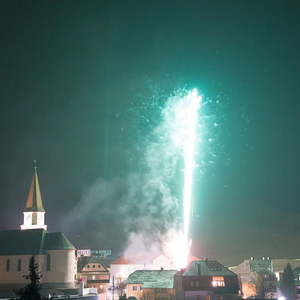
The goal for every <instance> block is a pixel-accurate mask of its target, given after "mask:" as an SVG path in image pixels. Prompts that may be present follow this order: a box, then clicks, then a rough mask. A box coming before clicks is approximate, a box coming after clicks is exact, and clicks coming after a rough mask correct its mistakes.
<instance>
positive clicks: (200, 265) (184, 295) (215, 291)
mask: <svg viewBox="0 0 300 300" xmlns="http://www.w3.org/2000/svg"><path fill="white" fill-rule="evenodd" d="M174 286H175V289H176V299H177V300H194V299H195V300H202V299H205V300H221V299H222V300H223V299H224V300H226V299H233V298H235V297H236V296H237V295H238V294H239V290H240V286H239V280H238V276H237V275H236V274H235V273H233V272H232V271H230V270H229V269H227V268H226V267H224V266H223V265H222V264H220V263H219V262H217V261H215V260H198V261H193V262H192V263H190V264H189V266H188V267H187V268H186V269H184V270H182V271H180V272H178V273H177V274H176V275H175V282H174Z"/></svg>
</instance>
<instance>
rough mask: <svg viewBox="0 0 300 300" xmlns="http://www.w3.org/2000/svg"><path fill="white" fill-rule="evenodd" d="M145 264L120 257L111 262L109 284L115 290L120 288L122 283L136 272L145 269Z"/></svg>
mask: <svg viewBox="0 0 300 300" xmlns="http://www.w3.org/2000/svg"><path fill="white" fill-rule="evenodd" d="M145 266H146V265H145V264H142V263H135V262H132V261H130V260H128V259H127V258H125V257H124V256H120V257H118V258H116V259H115V260H113V261H112V262H111V264H110V282H111V285H114V286H115V287H116V289H118V288H119V287H120V285H121V284H122V282H123V281H125V280H126V279H127V277H128V276H129V275H130V274H131V273H133V272H134V271H136V270H143V269H145Z"/></svg>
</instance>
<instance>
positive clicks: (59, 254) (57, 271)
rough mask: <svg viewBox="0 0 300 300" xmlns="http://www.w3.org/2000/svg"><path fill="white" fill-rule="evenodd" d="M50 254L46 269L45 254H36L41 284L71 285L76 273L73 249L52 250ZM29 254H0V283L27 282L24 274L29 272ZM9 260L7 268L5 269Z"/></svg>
mask: <svg viewBox="0 0 300 300" xmlns="http://www.w3.org/2000/svg"><path fill="white" fill-rule="evenodd" d="M48 254H50V270H49V271H48V270H47V255H36V256H35V261H36V263H37V264H38V266H39V270H40V272H41V274H42V277H41V283H42V284H43V285H49V284H55V285H56V286H57V287H60V286H61V287H64V286H66V287H73V286H74V285H75V275H76V273H77V263H76V257H75V250H52V251H49V253H48ZM30 258H31V255H8V256H0V285H1V284H2V285H7V284H23V285H24V284H27V283H28V280H26V278H24V275H27V274H28V273H29V270H28V267H29V261H30ZM7 260H9V270H7ZM19 260H20V261H21V270H19V269H18V261H19Z"/></svg>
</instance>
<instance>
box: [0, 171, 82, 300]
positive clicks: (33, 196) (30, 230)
mask: <svg viewBox="0 0 300 300" xmlns="http://www.w3.org/2000/svg"><path fill="white" fill-rule="evenodd" d="M23 216H24V222H23V224H22V225H21V230H4V231H0V294H1V295H12V291H14V290H16V289H18V288H20V287H22V286H24V285H26V284H27V283H28V280H26V278H24V275H26V274H28V266H29V260H30V258H31V257H32V256H35V260H36V262H37V263H38V267H39V271H40V273H41V275H42V277H41V285H42V288H43V289H45V290H47V289H48V290H50V289H51V290H53V289H58V288H74V287H75V282H76V273H77V263H76V256H75V247H74V246H73V245H72V243H71V242H70V241H69V240H68V239H67V238H66V236H65V235H64V234H63V233H62V232H48V231H47V225H45V218H44V216H45V210H44V207H43V202H42V197H41V192H40V186H39V180H38V174H37V170H36V167H35V169H34V175H33V179H32V183H31V186H30V189H29V193H28V197H27V201H26V206H25V209H24V211H23Z"/></svg>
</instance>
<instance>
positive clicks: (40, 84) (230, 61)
mask: <svg viewBox="0 0 300 300" xmlns="http://www.w3.org/2000/svg"><path fill="white" fill-rule="evenodd" d="M299 37H300V2H299V1H296V0H295V1H289V0H282V1H277V0H270V1H266V0H258V1H254V0H252V1H238V0H236V1H212V0H207V1H204V0H198V1H196V0H195V1H184V0H173V1H167V0H166V1H146V0H145V1H142V0H139V1H130V0H128V1H124V0H123V1H100V0H99V1H90V0H89V1H86V0H82V1H75V0H72V1H63V0H59V1H58V0H57V1H55V0H51V1H50V0H49V1H29V0H27V1H25V0H23V1H22V0H18V1H14V0H9V1H4V0H3V1H1V3H0V41H1V44H0V45H1V47H0V76H1V78H0V99H1V109H0V122H1V148H0V153H1V156H0V157H1V172H0V176H1V178H0V181H1V190H0V199H1V204H2V205H1V210H0V227H1V228H2V229H11V228H16V227H18V226H19V224H20V222H21V217H22V216H21V212H22V208H23V206H24V204H25V200H26V195H27V190H28V188H29V184H30V181H31V176H32V160H33V159H36V160H37V161H38V166H39V176H40V183H41V189H42V194H43V199H44V205H45V208H46V211H47V216H46V218H47V224H48V226H49V230H52V231H55V230H62V228H63V229H64V230H66V234H67V235H68V236H69V237H70V239H71V240H72V241H73V242H74V243H75V244H76V245H77V246H79V247H88V246H90V247H93V248H97V247H98V248H107V247H110V246H112V247H114V248H115V251H118V250H119V248H121V246H122V245H123V243H124V237H120V243H111V242H110V239H113V238H112V237H107V236H105V235H100V238H98V237H97V238H95V235H94V232H95V230H101V231H105V230H107V228H109V227H113V226H117V225H115V224H112V222H111V220H110V219H109V218H107V217H105V215H103V214H104V212H103V211H101V209H99V211H95V212H94V214H95V215H96V216H97V218H99V219H101V220H104V221H102V222H100V223H99V222H98V223H97V224H98V225H99V224H101V228H100V229H99V228H98V227H97V228H96V229H94V230H91V228H90V227H89V226H95V224H94V223H93V222H91V223H89V222H88V221H86V222H85V223H84V226H82V224H78V226H76V224H75V225H73V226H72V228H70V227H65V225H64V224H65V216H66V215H67V214H68V212H69V211H71V210H72V209H74V208H76V205H77V204H78V203H79V201H80V200H81V199H82V197H83V195H84V193H85V192H86V191H87V190H89V187H90V186H91V185H93V184H94V182H95V181H97V180H98V179H99V178H103V179H104V180H106V181H107V182H110V181H111V180H115V178H123V177H126V176H127V174H129V173H131V172H132V171H133V170H135V168H136V167H137V166H136V164H135V161H136V160H137V161H138V160H141V159H142V158H141V157H142V155H143V152H142V151H140V152H139V151H138V150H137V149H138V144H139V141H140V140H142V136H143V134H147V133H148V132H147V128H146V127H145V124H144V123H143V121H142V120H141V119H142V114H149V115H151V114H152V119H154V117H153V115H156V114H158V112H156V111H155V108H153V107H152V108H151V110H150V111H146V109H145V108H144V107H145V106H144V104H145V101H146V102H147V101H148V102H147V103H148V104H149V102H151V95H154V96H157V95H158V94H160V93H161V92H163V93H166V94H168V93H170V92H172V91H173V90H174V89H177V88H181V87H186V86H188V87H197V88H199V89H200V90H201V91H202V92H203V93H204V95H205V96H206V98H207V99H208V98H211V99H213V100H214V101H213V102H212V104H209V105H208V111H209V113H210V114H211V115H212V116H213V118H214V119H216V120H217V121H218V122H219V124H220V127H219V129H218V130H217V132H216V133H214V134H215V136H214V139H215V140H216V143H215V144H214V145H213V152H214V153H215V154H216V157H215V158H214V165H213V166H211V167H208V168H206V170H205V171H204V175H203V176H202V177H201V180H198V181H197V193H196V194H197V195H196V200H195V201H196V205H195V210H196V213H195V215H196V216H195V218H194V221H193V232H194V233H193V234H194V252H195V254H197V255H200V256H208V257H212V258H217V259H219V260H220V261H221V262H223V263H226V264H232V263H238V262H240V261H241V260H242V259H244V258H247V257H249V256H271V257H298V258H299V257H300V252H299V249H300V236H299V232H300V189H299V182H300V176H299V169H300V159H299V153H300V139H299V136H300V126H299V121H300V101H299V100H300V39H299ZM147 99H148V100H147ZM216 99H219V101H220V104H218V105H217V104H216V102H217V101H215V100H216ZM141 107H143V109H142V108H141ZM146 107H147V106H146ZM150 120H151V117H150ZM198 171H199V170H198ZM198 171H197V172H198ZM141 201H142V200H141ZM107 205H108V206H109V205H110V204H107V203H106V206H107ZM114 205H115V204H113V202H112V205H111V208H112V209H114V207H113V206H114ZM116 205H118V202H117V204H116ZM78 214H80V212H78ZM127 217H130V218H132V217H133V216H124V215H120V216H118V218H120V219H122V218H127ZM104 237H105V238H104ZM118 239H119V237H118ZM118 247H119V248H118Z"/></svg>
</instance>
